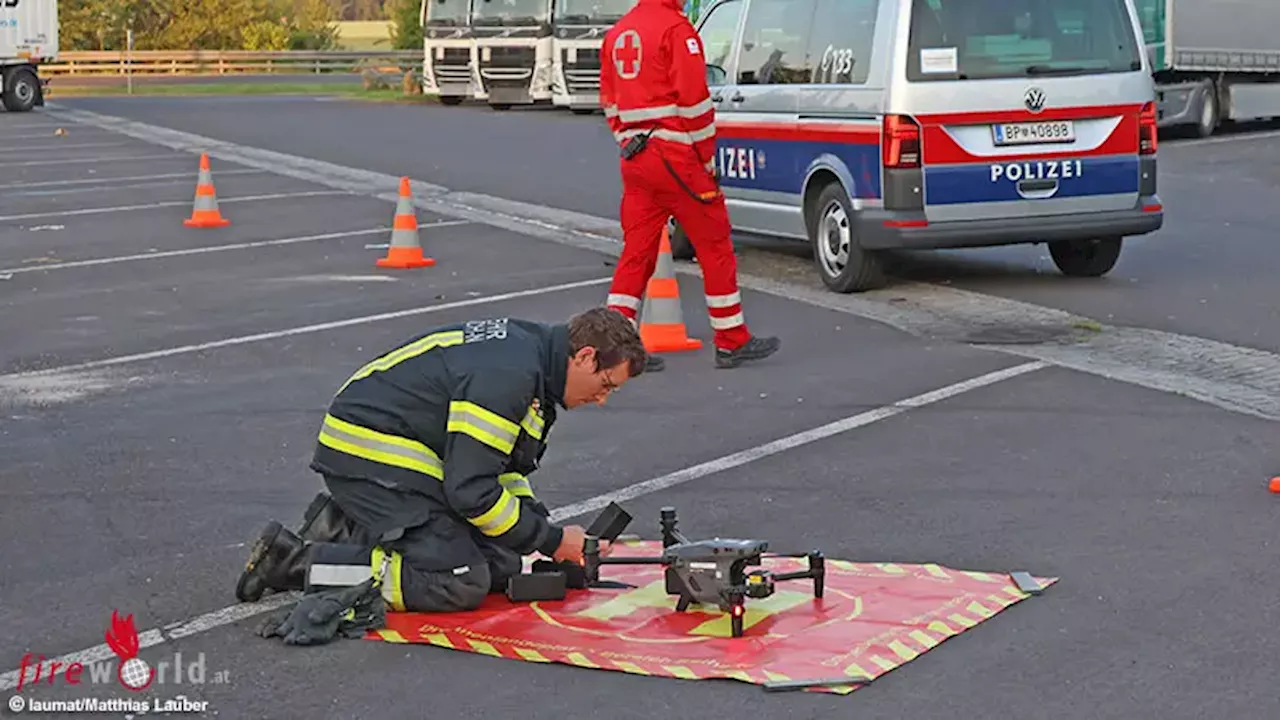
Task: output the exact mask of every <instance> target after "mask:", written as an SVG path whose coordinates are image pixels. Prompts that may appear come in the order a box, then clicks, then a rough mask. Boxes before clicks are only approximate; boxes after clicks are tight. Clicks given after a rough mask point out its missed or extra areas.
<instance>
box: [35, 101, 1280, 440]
mask: <svg viewBox="0 0 1280 720" xmlns="http://www.w3.org/2000/svg"><path fill="white" fill-rule="evenodd" d="M56 113H57V114H59V115H61V116H63V117H67V118H69V119H71V120H73V121H75V122H80V123H83V124H85V125H90V126H94V127H100V128H103V129H107V130H113V131H115V132H119V133H122V134H125V135H128V136H130V137H135V138H138V139H140V140H146V141H148V142H150V143H152V144H154V145H158V146H162V147H168V148H171V149H174V150H183V151H187V152H208V153H209V155H210V156H211V157H217V158H220V159H222V160H224V161H227V162H234V163H237V164H239V165H243V166H248V167H257V168H262V169H264V170H268V171H271V172H274V173H277V174H280V175H284V176H286V177H292V178H296V179H299V180H305V181H307V182H312V183H316V184H320V185H325V186H328V187H333V188H341V189H345V190H350V191H351V192H353V193H361V194H366V195H373V196H375V197H378V198H381V199H384V200H387V201H389V202H394V201H395V200H396V188H397V187H398V186H399V182H400V178H399V177H393V176H391V175H387V174H385V173H378V172H373V171H369V170H363V169H360V168H352V167H347V166H343V165H338V164H335V163H331V162H326V161H323V160H315V159H312V158H306V157H300V156H297V155H289V154H286V153H281V152H276V151H274V150H265V149H262V148H255V147H249V146H245V145H238V144H236V143H230V142H225V141H222V140H216V139H213V138H208V137H204V136H201V135H195V134H192V133H188V132H183V131H180V130H173V129H171V128H165V127H161V126H158V125H150V124H147V123H141V122H137V121H133V120H127V119H124V118H119V117H114V116H110V115H101V114H98V113H93V112H89V111H85V110H70V109H65V108H61V107H59V108H58V109H57V110H56ZM1258 137H1259V135H1252V136H1249V139H1255V138H1258ZM1227 139H1228V138H1225V137H1224V138H1222V140H1224V141H1225V140H1227ZM1230 139H1231V140H1235V139H1236V138H1234V137H1233V138H1230ZM1241 139H1244V138H1243V137H1242V138H1241ZM1211 140H1212V139H1211ZM1211 140H1210V141H1211ZM412 182H413V185H412V187H413V190H414V204H415V205H416V206H417V207H419V208H421V209H424V210H429V211H432V212H435V213H439V214H441V215H446V216H450V217H458V218H464V219H467V220H471V221H473V222H477V223H482V224H486V225H492V226H494V227H499V228H503V229H506V230H510V231H512V232H517V233H521V234H524V235H528V236H530V237H536V238H541V239H543V240H550V241H552V242H556V243H560V244H562V245H569V246H572V247H578V248H584V249H588V250H594V251H596V252H600V253H604V254H607V255H612V256H615V257H616V256H617V255H618V253H619V252H620V250H621V245H620V242H619V241H620V235H621V232H620V229H619V225H618V221H617V220H614V219H609V218H603V217H597V216H593V215H586V214H584V213H577V212H572V211H568V210H562V209H559V208H551V207H546V206H541V205H532V204H530V203H523V202H518V201H515V200H508V199H505V198H498V197H493V196H489V195H482V194H477V193H467V192H457V191H453V190H450V189H449V188H447V187H442V186H440V185H435V184H432V183H426V182H420V181H418V180H413V181H412ZM676 270H677V272H681V273H684V274H689V275H699V274H700V273H699V271H698V269H697V268H696V266H694V267H690V266H687V265H685V264H683V263H681V264H677V267H676ZM738 279H739V283H740V284H741V285H742V286H743V287H746V288H748V289H754V290H757V291H759V292H766V293H769V294H772V295H775V296H777V297H783V298H787V299H789V300H795V301H799V302H805V303H808V304H811V305H814V306H817V307H823V308H827V309H833V310H837V311H840V312H844V313H847V314H850V315H855V316H858V317H862V318H866V319H868V320H873V321H875V322H880V323H884V324H886V325H889V326H891V327H894V328H897V329H899V330H902V331H903V332H907V333H909V334H913V335H939V334H941V335H944V336H947V337H950V338H952V339H953V341H955V342H959V343H965V342H966V340H965V339H964V335H965V334H966V333H969V332H973V331H977V330H981V329H990V328H992V327H1000V326H1001V323H1005V324H1006V326H1008V325H1016V326H1017V327H1023V328H1040V329H1044V330H1047V331H1052V332H1057V333H1058V334H1059V336H1060V338H1059V339H1058V340H1054V341H1052V342H1046V343H1044V344H1041V345H1017V344H1005V345H996V344H983V345H980V346H975V347H980V348H981V349H984V350H988V351H992V352H998V353H1005V354H1008V355H1013V356H1016V357H1033V358H1035V359H1038V360H1043V361H1045V362H1049V363H1053V364H1055V365H1059V366H1061V367H1065V368H1070V369H1072V370H1076V371H1079V372H1084V373H1089V374H1092V375H1096V376H1099V377H1104V378H1108V379H1112V380H1119V381H1121V382H1127V383H1130V384H1133V385H1138V386H1140V387H1145V388H1148V389H1151V390H1157V391H1161V392H1167V393H1172V394H1176V395H1182V396H1186V397H1191V398H1194V399H1197V400H1200V401H1202V402H1205V403H1208V404H1210V405H1213V406H1215V407H1219V408H1222V409H1225V410H1229V411H1232V412H1238V413H1243V414H1247V415H1252V416H1255V417H1261V418H1265V419H1269V420H1280V354H1276V353H1270V352H1265V351H1261V350H1255V349H1252V348H1246V347H1241V346H1237V345H1231V344H1229V343H1224V342H1218V341H1214V340H1208V339H1206V338H1200V337H1195V336H1191V335H1181V334H1177V333H1169V332H1160V331H1154V330H1149V329H1146V328H1138V327H1120V326H1113V325H1107V324H1105V323H1100V322H1097V321H1095V320H1091V319H1089V318H1082V317H1079V316H1075V315H1073V314H1071V313H1067V312H1063V311H1061V310H1057V309H1054V308H1048V307H1044V306H1039V305H1032V304H1030V303H1021V302H1016V301H1011V300H1005V299H1004V298H1000V297H997V296H993V295H985V294H982V293H976V292H967V291H961V290H956V289H953V288H946V287H943V286H939V285H927V284H922V283H903V284H901V285H897V286H895V287H892V288H890V289H888V290H883V291H878V292H873V293H864V294H858V295H839V294H837V293H832V292H830V291H826V290H823V289H822V288H821V287H818V286H816V282H815V287H813V288H810V287H806V286H801V285H797V284H795V283H781V282H777V281H774V280H771V279H769V278H764V277H756V276H752V275H750V274H749V273H743V272H740V274H739V278H738ZM815 280H816V279H815ZM748 312H749V311H748ZM997 318H999V319H997ZM1082 325H1088V326H1090V327H1092V328H1093V330H1092V331H1089V332H1081V331H1079V330H1078V326H1082ZM1062 331H1065V332H1062ZM1061 337H1066V338H1067V340H1069V341H1070V342H1067V341H1063V340H1062V339H1061Z"/></svg>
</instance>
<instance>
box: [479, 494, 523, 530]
mask: <svg viewBox="0 0 1280 720" xmlns="http://www.w3.org/2000/svg"><path fill="white" fill-rule="evenodd" d="M498 502H505V503H506V506H505V507H504V508H503V509H502V512H500V513H498V515H497V516H496V517H494V518H493V519H491V520H488V521H486V522H482V523H477V522H475V521H474V520H472V521H471V522H472V523H473V524H474V525H475V526H476V529H478V530H479V531H480V532H482V533H484V534H485V535H489V536H494V535H501V534H502V533H503V532H504V530H500V529H499V528H504V527H505V526H506V525H509V524H510V523H511V519H512V518H513V517H514V516H515V515H516V513H518V512H520V501H518V500H516V499H515V497H514V496H512V495H508V494H506V493H503V495H502V499H501V500H499V501H498Z"/></svg>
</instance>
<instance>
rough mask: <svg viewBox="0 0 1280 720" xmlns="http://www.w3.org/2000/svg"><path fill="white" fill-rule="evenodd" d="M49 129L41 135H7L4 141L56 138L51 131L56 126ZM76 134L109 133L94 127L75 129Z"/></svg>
mask: <svg viewBox="0 0 1280 720" xmlns="http://www.w3.org/2000/svg"><path fill="white" fill-rule="evenodd" d="M6 126H7V125H6ZM30 127H40V126H39V125H32V126H30ZM49 127H51V128H53V130H50V131H49V132H42V133H26V134H25V135H24V134H17V135H9V134H5V136H4V139H5V140H6V141H9V140H44V139H48V138H52V137H57V136H56V135H54V134H53V131H54V130H57V129H58V128H57V126H56V125H50V126H49ZM76 132H77V133H82V132H87V133H89V134H91V135H92V134H93V133H102V132H109V131H108V130H104V129H103V128H96V127H82V128H77V130H76Z"/></svg>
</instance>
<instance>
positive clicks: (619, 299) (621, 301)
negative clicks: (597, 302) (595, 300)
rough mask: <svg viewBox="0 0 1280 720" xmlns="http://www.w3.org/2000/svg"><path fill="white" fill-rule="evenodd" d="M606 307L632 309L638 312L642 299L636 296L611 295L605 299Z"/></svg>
mask: <svg viewBox="0 0 1280 720" xmlns="http://www.w3.org/2000/svg"><path fill="white" fill-rule="evenodd" d="M604 302H605V304H606V305H613V306H615V307H624V308H630V309H632V310H637V309H639V308H640V298H638V297H636V296H634V295H620V294H618V293H609V297H608V298H606V299H605V301H604Z"/></svg>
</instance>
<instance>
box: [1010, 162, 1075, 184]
mask: <svg viewBox="0 0 1280 720" xmlns="http://www.w3.org/2000/svg"><path fill="white" fill-rule="evenodd" d="M1083 174H1084V163H1083V162H1081V161H1080V160H1037V161H1036V162H1017V163H1004V164H1001V165H992V166H991V182H999V181H1000V180H1002V179H1003V180H1008V181H1009V182H1019V181H1021V180H1065V179H1067V178H1077V177H1080V176H1081V175H1083Z"/></svg>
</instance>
